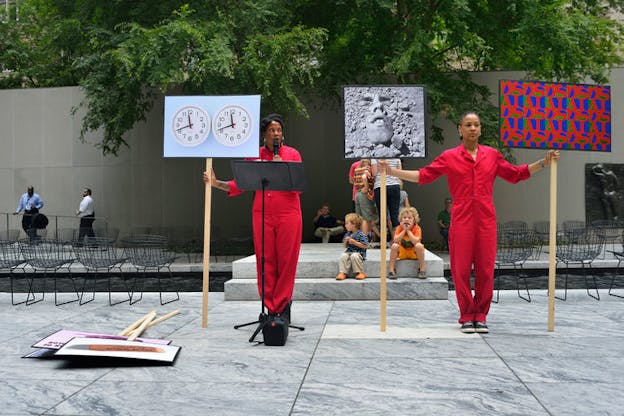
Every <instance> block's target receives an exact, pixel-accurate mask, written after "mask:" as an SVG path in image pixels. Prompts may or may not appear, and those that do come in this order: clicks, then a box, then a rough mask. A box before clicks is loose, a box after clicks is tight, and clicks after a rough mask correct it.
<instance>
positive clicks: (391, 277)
mask: <svg viewBox="0 0 624 416" xmlns="http://www.w3.org/2000/svg"><path fill="white" fill-rule="evenodd" d="M396 278H397V275H396V272H388V279H392V280H395V279H396Z"/></svg>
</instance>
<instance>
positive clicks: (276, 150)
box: [273, 139, 280, 157]
mask: <svg viewBox="0 0 624 416" xmlns="http://www.w3.org/2000/svg"><path fill="white" fill-rule="evenodd" d="M279 148H280V141H279V139H274V140H273V157H275V156H277V155H278V154H279Z"/></svg>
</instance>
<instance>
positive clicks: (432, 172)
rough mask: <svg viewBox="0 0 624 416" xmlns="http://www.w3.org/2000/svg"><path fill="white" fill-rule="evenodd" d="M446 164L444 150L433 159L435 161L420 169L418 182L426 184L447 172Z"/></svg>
mask: <svg viewBox="0 0 624 416" xmlns="http://www.w3.org/2000/svg"><path fill="white" fill-rule="evenodd" d="M446 164H447V162H446V152H442V154H441V155H440V156H438V157H436V158H435V159H433V162H431V163H430V164H428V165H427V166H425V167H424V168H422V169H420V170H419V174H418V183H419V184H426V183H431V182H433V181H435V180H436V179H438V178H439V177H440V176H442V175H443V174H444V173H445V171H446Z"/></svg>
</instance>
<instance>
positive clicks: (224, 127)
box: [217, 124, 234, 131]
mask: <svg viewBox="0 0 624 416" xmlns="http://www.w3.org/2000/svg"><path fill="white" fill-rule="evenodd" d="M228 127H234V124H230V125H227V126H223V127H221V128H220V129H217V130H219V131H222V130H223V129H227V128H228Z"/></svg>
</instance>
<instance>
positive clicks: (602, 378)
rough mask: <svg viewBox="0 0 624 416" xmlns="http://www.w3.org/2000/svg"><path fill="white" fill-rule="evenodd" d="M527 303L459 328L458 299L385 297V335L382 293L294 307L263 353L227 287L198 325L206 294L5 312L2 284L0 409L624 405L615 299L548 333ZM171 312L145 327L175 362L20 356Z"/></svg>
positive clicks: (577, 300) (563, 314) (481, 411)
mask: <svg viewBox="0 0 624 416" xmlns="http://www.w3.org/2000/svg"><path fill="white" fill-rule="evenodd" d="M3 295H4V296H3ZM601 295H602V293H601ZM532 297H533V299H534V301H533V302H531V303H527V302H525V301H523V300H521V299H519V298H518V297H517V295H516V293H515V292H514V291H503V292H501V302H500V303H499V304H493V305H492V308H491V311H490V315H489V321H488V323H489V325H490V328H491V332H490V334H487V335H466V334H461V333H460V332H459V330H458V325H457V323H456V320H457V306H456V301H455V296H454V293H453V292H449V299H448V301H445V300H442V301H389V302H388V303H387V309H386V312H387V328H386V332H381V331H380V330H379V323H380V305H379V302H377V301H344V302H331V301H322V302H295V304H294V306H293V316H294V317H295V322H294V323H295V324H297V325H302V326H305V330H304V331H297V330H294V329H291V332H290V336H289V338H288V342H287V344H286V345H285V346H284V347H266V346H264V345H257V344H255V343H249V342H248V338H249V337H250V336H251V334H252V333H253V331H254V329H255V325H252V326H249V327H245V328H241V329H239V330H234V329H233V326H234V325H236V324H241V323H244V322H249V321H253V320H254V319H256V318H257V316H258V313H259V311H260V304H259V302H232V301H228V302H225V301H223V294H222V293H210V294H209V302H208V327H207V328H202V327H201V317H202V295H201V293H190V292H187V293H181V300H180V301H179V302H176V303H173V304H170V305H165V306H161V305H159V302H158V294H157V293H156V294H154V293H147V294H145V298H144V299H143V300H142V301H141V302H139V303H138V304H136V305H133V306H129V305H127V304H124V305H117V306H113V307H110V306H108V298H107V297H106V296H98V297H96V300H95V301H94V302H92V303H91V304H88V305H85V306H82V307H80V306H77V305H75V304H70V305H63V306H59V307H55V306H54V303H53V299H52V298H49V296H46V301H44V302H42V303H40V304H36V305H32V306H24V305H20V306H12V305H11V304H10V295H9V294H1V293H0V312H2V313H1V314H0V340H2V341H4V342H2V343H0V403H2V404H3V406H0V415H13V416H21V415H27V414H45V415H59V416H60V415H63V416H67V415H107V416H108V415H132V416H137V415H152V414H171V415H176V414H185V415H194V414H219V415H243V414H244V415H265V414H266V415H288V414H293V415H300V414H301V415H305V414H314V415H316V414H332V415H341V414H345V415H346V414H349V415H350V414H363V415H376V414H380V415H381V414H383V415H386V414H398V415H432V414H442V415H456V414H461V415H489V414H505V415H550V416H554V415H580V414H592V415H594V414H596V415H611V414H613V415H617V414H622V412H621V409H622V408H624V402H622V399H621V398H620V396H621V395H620V394H619V393H620V391H621V390H622V387H624V385H623V383H622V382H621V381H620V380H621V374H623V372H624V363H623V362H622V361H621V358H620V357H621V356H622V353H624V350H623V349H622V348H623V347H622V345H624V344H623V343H622V341H623V340H624V319H622V318H624V299H618V298H614V297H610V296H603V298H602V300H601V301H595V300H593V299H591V298H589V297H588V296H587V295H586V293H585V291H584V290H572V291H571V292H570V293H569V298H568V301H566V302H562V301H557V302H556V304H555V322H556V326H555V331H554V332H548V331H547V317H548V316H547V314H548V298H547V296H546V292H545V291H539V290H536V291H532ZM48 298H49V299H48ZM174 309H179V310H180V311H181V312H182V313H181V314H180V315H177V316H175V317H173V318H171V319H170V320H168V321H165V322H162V323H161V324H158V325H156V326H154V327H153V328H150V329H149V330H147V331H146V332H145V333H144V336H146V337H163V338H169V339H172V340H173V344H174V345H179V346H181V347H182V349H181V351H180V354H179V356H178V358H177V360H176V362H175V363H174V365H172V366H150V365H127V364H120V363H111V362H93V363H90V364H89V365H85V363H84V362H81V363H72V362H70V361H66V360H55V359H52V360H36V359H23V358H21V357H22V356H23V355H24V354H26V353H28V352H30V351H31V350H32V348H31V347H30V346H31V345H32V344H33V343H34V342H36V341H38V340H39V339H40V338H42V337H44V336H46V335H48V334H50V333H51V332H54V331H55V330H57V329H60V328H67V329H76V330H82V331H94V332H104V333H117V332H118V331H120V330H121V329H123V328H125V327H126V326H127V325H129V324H130V323H132V322H134V321H136V320H137V319H138V318H140V317H142V316H144V315H145V314H146V313H148V312H150V311H152V310H157V311H158V313H159V315H162V314H164V313H167V312H170V311H172V310H174ZM261 338H262V337H261V335H259V336H258V339H259V340H260V339H261Z"/></svg>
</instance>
